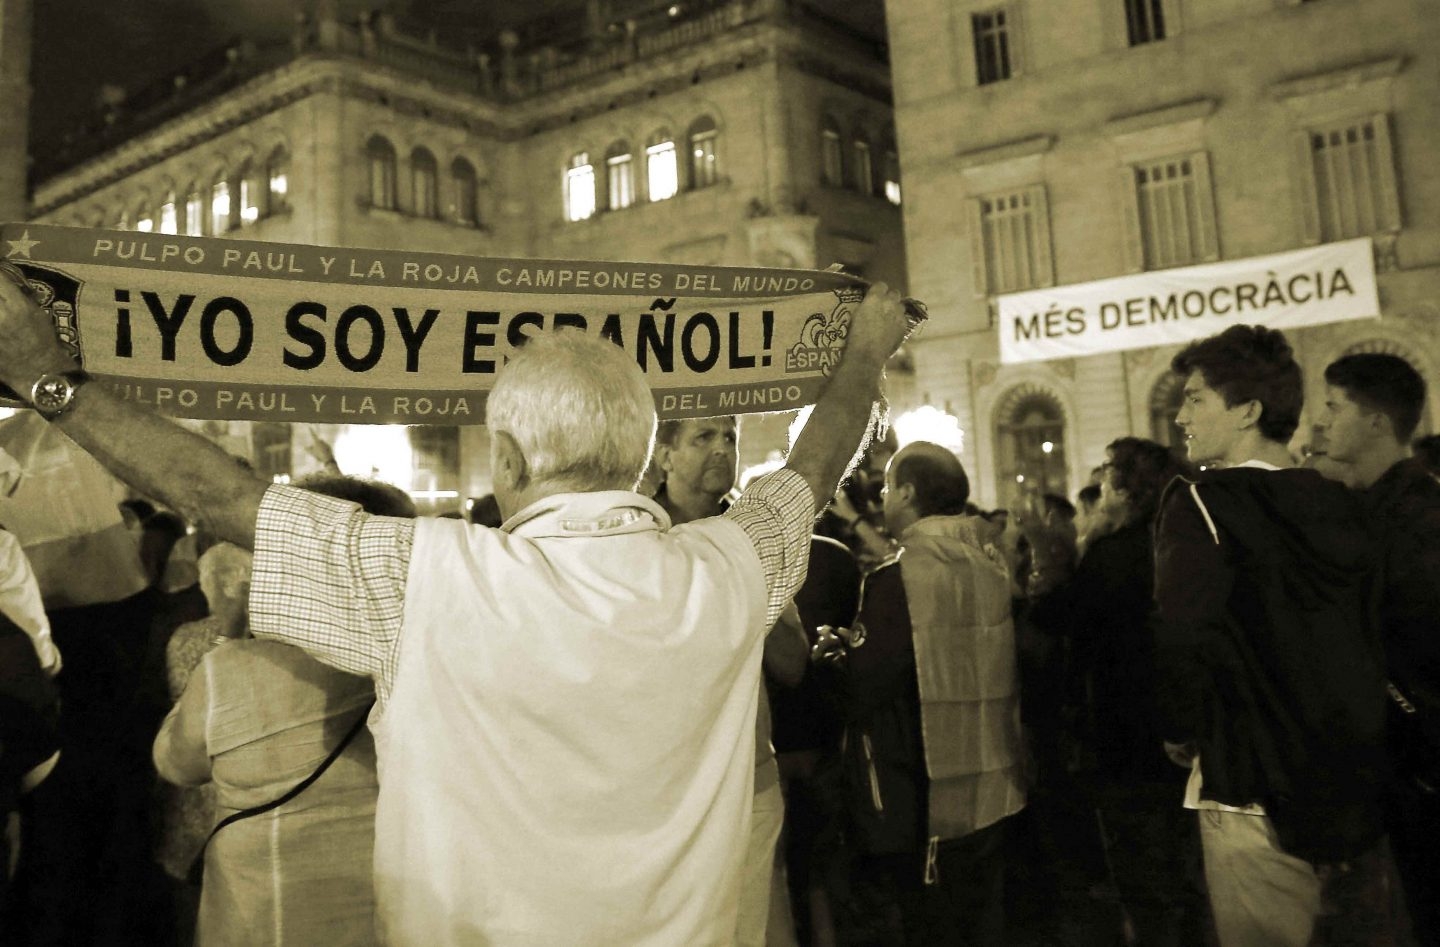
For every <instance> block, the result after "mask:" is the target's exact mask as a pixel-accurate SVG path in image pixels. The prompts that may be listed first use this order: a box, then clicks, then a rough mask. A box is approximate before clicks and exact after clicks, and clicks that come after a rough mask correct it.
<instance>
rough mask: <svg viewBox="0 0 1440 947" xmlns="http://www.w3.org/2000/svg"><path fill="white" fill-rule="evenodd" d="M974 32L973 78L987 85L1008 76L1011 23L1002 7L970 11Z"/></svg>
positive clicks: (971, 26) (971, 27)
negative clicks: (971, 12)
mask: <svg viewBox="0 0 1440 947" xmlns="http://www.w3.org/2000/svg"><path fill="white" fill-rule="evenodd" d="M970 29H971V31H972V32H973V33H974V35H975V78H976V81H977V82H978V83H979V84H980V85H988V84H990V83H992V82H999V81H1000V80H1002V79H1009V78H1010V25H1009V23H1008V22H1007V21H1006V17H1005V11H1004V10H991V11H989V12H987V13H973V14H971V15H970Z"/></svg>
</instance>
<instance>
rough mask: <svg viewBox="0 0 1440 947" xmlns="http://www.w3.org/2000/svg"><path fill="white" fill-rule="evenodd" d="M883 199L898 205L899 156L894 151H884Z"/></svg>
mask: <svg viewBox="0 0 1440 947" xmlns="http://www.w3.org/2000/svg"><path fill="white" fill-rule="evenodd" d="M885 199H886V200H887V201H889V202H890V203H892V204H894V205H896V206H897V207H898V206H899V205H900V156H899V155H898V154H896V153H895V152H894V151H887V152H885Z"/></svg>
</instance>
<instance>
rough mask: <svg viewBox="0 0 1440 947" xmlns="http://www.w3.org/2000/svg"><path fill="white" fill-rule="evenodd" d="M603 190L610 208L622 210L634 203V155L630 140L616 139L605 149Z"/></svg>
mask: <svg viewBox="0 0 1440 947" xmlns="http://www.w3.org/2000/svg"><path fill="white" fill-rule="evenodd" d="M605 190H606V195H607V205H606V206H608V207H609V208H610V209H611V210H624V209H625V208H626V207H629V206H630V205H631V204H633V203H635V156H634V155H632V154H631V153H630V142H628V141H617V142H614V143H613V144H611V145H610V147H609V148H606V149H605Z"/></svg>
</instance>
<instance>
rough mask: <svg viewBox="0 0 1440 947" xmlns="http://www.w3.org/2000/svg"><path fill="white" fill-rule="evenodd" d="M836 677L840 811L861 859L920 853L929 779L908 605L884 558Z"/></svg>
mask: <svg viewBox="0 0 1440 947" xmlns="http://www.w3.org/2000/svg"><path fill="white" fill-rule="evenodd" d="M861 602H862V604H861V606H860V616H859V622H858V623H857V625H856V628H857V629H859V628H863V629H864V635H865V637H864V643H863V644H861V645H859V646H858V647H852V648H849V649H847V652H846V659H845V660H846V664H847V667H846V669H845V672H844V674H843V675H842V676H843V683H842V688H843V698H842V700H843V707H844V720H845V742H844V749H843V760H842V766H843V768H844V774H845V779H844V783H845V811H846V814H847V816H848V820H847V821H848V824H849V828H850V833H851V838H852V841H853V843H854V844H855V845H856V847H857V848H858V849H859V850H860V851H861V852H864V853H865V854H869V855H881V854H893V853H899V852H916V851H923V850H924V848H925V840H926V836H927V834H928V824H927V823H928V820H927V818H926V812H925V803H926V799H927V798H928V792H929V788H930V786H929V779H928V777H927V776H926V773H925V744H924V741H923V739H922V737H921V731H920V688H919V682H918V680H917V678H916V673H915V644H914V639H913V637H912V629H911V625H910V605H909V600H908V599H907V598H906V595H905V585H904V583H903V582H902V581H901V577H900V563H899V560H895V559H892V560H890V561H889V562H887V563H885V564H883V565H881V566H879V567H878V568H877V569H875V571H873V572H871V573H870V574H869V575H867V576H866V577H865V583H864V590H863V594H862V600H861Z"/></svg>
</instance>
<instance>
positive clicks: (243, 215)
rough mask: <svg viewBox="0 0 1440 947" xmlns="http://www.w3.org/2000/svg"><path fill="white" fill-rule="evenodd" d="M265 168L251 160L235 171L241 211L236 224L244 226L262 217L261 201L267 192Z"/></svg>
mask: <svg viewBox="0 0 1440 947" xmlns="http://www.w3.org/2000/svg"><path fill="white" fill-rule="evenodd" d="M262 174H263V168H260V167H258V166H257V165H255V164H254V163H253V162H251V161H246V162H245V163H244V164H242V165H240V169H239V170H238V171H236V172H235V189H236V191H237V193H238V195H239V199H240V200H239V213H238V214H237V217H238V219H237V220H236V221H235V226H237V227H244V226H248V225H249V224H253V223H255V221H257V220H259V219H260V202H261V200H262V199H263V197H264V194H265V187H266V186H265V183H264V179H263V178H262Z"/></svg>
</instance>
